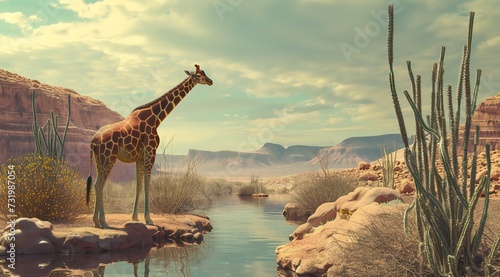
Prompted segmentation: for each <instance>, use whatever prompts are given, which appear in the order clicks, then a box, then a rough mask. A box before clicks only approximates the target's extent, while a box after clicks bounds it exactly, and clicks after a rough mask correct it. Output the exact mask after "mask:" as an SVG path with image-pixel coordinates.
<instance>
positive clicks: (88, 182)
mask: <svg viewBox="0 0 500 277" xmlns="http://www.w3.org/2000/svg"><path fill="white" fill-rule="evenodd" d="M92 159H93V157H92V150H90V168H89V177H88V178H87V198H86V202H85V203H87V206H88V205H89V202H90V191H91V189H92Z"/></svg>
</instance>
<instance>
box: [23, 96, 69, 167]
mask: <svg viewBox="0 0 500 277" xmlns="http://www.w3.org/2000/svg"><path fill="white" fill-rule="evenodd" d="M31 105H32V109H33V135H34V137H35V154H36V155H39V156H49V157H51V158H54V159H55V160H58V161H62V160H64V144H65V142H66V135H67V133H68V127H69V122H70V118H71V96H70V95H69V94H68V119H67V120H66V127H65V128H64V132H63V135H62V137H61V135H59V131H58V130H57V126H58V117H57V115H54V111H50V117H49V119H47V123H45V125H43V126H39V125H38V119H37V114H36V105H35V91H32V94H31ZM45 132H46V133H45Z"/></svg>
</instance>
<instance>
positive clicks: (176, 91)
mask: <svg viewBox="0 0 500 277" xmlns="http://www.w3.org/2000/svg"><path fill="white" fill-rule="evenodd" d="M195 85H196V84H195V82H194V81H193V79H192V78H191V77H188V78H186V79H184V81H182V82H181V83H180V84H178V85H177V86H175V87H174V88H172V89H171V90H169V91H167V92H166V93H165V94H163V95H162V96H160V97H158V98H156V99H155V100H153V101H151V102H149V103H147V104H144V105H141V106H139V107H137V108H135V109H134V111H132V112H135V111H136V110H144V111H145V112H147V113H148V114H151V112H152V114H153V115H154V116H155V117H156V119H157V120H159V122H158V124H159V123H161V122H162V121H163V120H164V119H165V117H167V115H168V114H170V112H171V111H172V110H173V109H174V108H175V107H176V106H177V105H178V104H179V103H180V102H181V100H182V99H183V98H184V97H186V95H187V94H188V93H189V91H191V89H193V87H194V86H195Z"/></svg>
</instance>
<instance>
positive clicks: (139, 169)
mask: <svg viewBox="0 0 500 277" xmlns="http://www.w3.org/2000/svg"><path fill="white" fill-rule="evenodd" d="M135 168H136V170H135V171H136V178H137V184H136V187H135V200H134V211H133V212H132V220H133V221H139V216H138V212H137V211H138V208H139V197H140V196H141V191H142V182H143V181H144V162H143V161H140V160H138V161H137V162H136V163H135Z"/></svg>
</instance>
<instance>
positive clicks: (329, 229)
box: [276, 187, 403, 276]
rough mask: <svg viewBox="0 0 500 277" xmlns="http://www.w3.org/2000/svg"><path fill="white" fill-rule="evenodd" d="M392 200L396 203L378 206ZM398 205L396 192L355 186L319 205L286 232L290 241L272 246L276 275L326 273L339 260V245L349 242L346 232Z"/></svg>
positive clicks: (398, 200)
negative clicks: (345, 193)
mask: <svg viewBox="0 0 500 277" xmlns="http://www.w3.org/2000/svg"><path fill="white" fill-rule="evenodd" d="M392 201H395V202H393V203H400V204H395V205H390V206H387V205H380V204H381V203H387V202H392ZM402 204H403V201H402V199H401V195H400V194H399V192H397V191H395V190H393V189H389V188H384V187H377V188H373V187H358V188H356V189H355V190H354V191H353V192H350V193H349V194H347V195H344V196H341V197H339V198H338V199H337V201H335V202H330V203H324V204H322V205H321V206H319V207H318V208H317V209H316V212H315V213H314V214H313V215H311V216H310V217H309V218H308V220H307V222H306V223H304V224H302V225H300V226H299V227H298V228H297V229H296V230H295V231H294V232H293V233H292V234H291V235H290V240H291V242H290V243H288V244H286V245H281V246H278V247H277V248H276V255H277V259H276V262H277V263H278V265H279V267H280V268H279V270H278V275H279V276H296V275H299V276H309V275H315V276H316V275H320V276H322V275H323V274H326V273H327V272H328V273H330V272H331V270H332V269H333V268H336V267H338V266H340V264H341V263H342V259H339V257H340V256H342V251H343V248H345V246H346V245H348V244H349V243H352V242H353V241H352V238H351V237H350V236H349V234H351V233H353V232H355V231H356V230H360V229H363V228H366V226H367V224H370V222H373V220H374V219H375V218H377V217H379V216H381V215H383V214H385V213H387V212H389V213H390V212H392V210H393V209H396V210H402V208H401V205H402ZM295 274H296V275H295ZM328 276H330V275H328ZM335 276H336V275H335Z"/></svg>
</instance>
